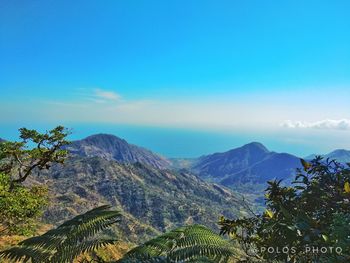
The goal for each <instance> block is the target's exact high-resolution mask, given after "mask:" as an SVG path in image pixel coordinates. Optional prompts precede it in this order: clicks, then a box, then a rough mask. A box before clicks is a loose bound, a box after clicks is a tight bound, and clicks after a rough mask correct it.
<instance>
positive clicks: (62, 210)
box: [37, 156, 242, 241]
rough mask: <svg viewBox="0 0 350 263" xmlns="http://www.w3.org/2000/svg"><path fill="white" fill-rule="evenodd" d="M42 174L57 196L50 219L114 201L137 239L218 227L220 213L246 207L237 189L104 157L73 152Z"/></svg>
mask: <svg viewBox="0 0 350 263" xmlns="http://www.w3.org/2000/svg"><path fill="white" fill-rule="evenodd" d="M37 178H38V179H37V182H38V181H39V182H41V183H45V184H48V185H49V189H50V195H51V197H52V200H51V205H50V207H49V209H48V210H47V211H46V213H45V216H44V218H45V220H46V222H49V223H55V224H57V223H59V222H61V221H63V220H66V219H67V218H70V217H72V216H74V215H76V214H78V213H82V212H85V211H86V210H88V209H90V208H92V207H95V206H98V205H100V204H111V205H113V206H115V207H116V208H118V209H120V210H121V211H122V212H123V214H124V219H123V223H122V224H121V230H120V231H121V233H122V235H123V236H124V237H126V239H127V240H131V241H136V240H137V241H139V240H140V239H141V240H143V239H144V238H148V237H149V236H153V235H155V234H157V233H159V232H162V231H165V230H167V229H171V228H174V227H176V226H180V225H184V224H190V223H200V224H204V225H207V226H210V227H214V228H216V227H217V224H216V222H217V220H218V217H219V216H220V215H225V216H228V217H230V218H233V217H235V216H237V215H238V214H239V210H240V209H241V208H242V207H240V205H241V202H240V198H238V197H237V196H236V195H234V194H233V193H232V192H231V191H229V190H228V189H226V188H224V187H222V186H219V185H214V184H210V183H207V182H204V181H202V180H201V179H199V178H198V177H196V176H194V175H193V174H190V173H187V172H173V171H170V170H163V169H158V168H155V167H152V166H150V165H145V164H141V163H134V164H125V163H120V162H116V161H111V160H106V159H104V158H101V157H78V156H75V157H71V158H70V159H68V160H67V161H66V163H65V164H64V166H60V165H55V166H53V167H52V168H51V170H50V171H49V172H42V173H41V174H40V176H39V177H37Z"/></svg>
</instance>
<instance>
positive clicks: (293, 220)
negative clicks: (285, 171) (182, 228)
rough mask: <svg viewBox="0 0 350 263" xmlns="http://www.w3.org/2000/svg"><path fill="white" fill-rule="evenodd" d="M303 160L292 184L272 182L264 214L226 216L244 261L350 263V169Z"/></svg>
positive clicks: (224, 224)
mask: <svg viewBox="0 0 350 263" xmlns="http://www.w3.org/2000/svg"><path fill="white" fill-rule="evenodd" d="M302 164H303V166H304V171H302V170H298V174H297V176H296V178H295V182H294V183H293V185H292V186H291V187H288V186H282V185H281V181H272V182H269V183H268V184H269V186H268V188H267V189H266V206H267V209H266V212H265V213H264V214H263V215H258V216H255V217H249V218H243V219H237V220H229V219H224V218H223V219H222V220H221V222H220V225H221V233H222V234H229V235H230V236H231V237H233V238H234V239H236V240H238V241H239V243H240V244H241V247H242V249H243V250H244V251H245V252H246V256H245V259H244V260H248V262H256V261H258V262H272V261H274V262H298V263H299V262H300V263H302V262H305V263H306V262H327V263H330V262H350V201H349V200H350V169H349V167H348V166H347V167H344V166H343V165H341V164H339V163H337V162H335V161H329V160H326V161H323V160H322V158H321V157H317V158H316V159H314V160H313V161H311V162H310V163H308V162H306V161H304V160H302ZM242 262H247V261H242Z"/></svg>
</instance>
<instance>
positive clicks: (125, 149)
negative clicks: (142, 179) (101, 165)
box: [65, 133, 171, 169]
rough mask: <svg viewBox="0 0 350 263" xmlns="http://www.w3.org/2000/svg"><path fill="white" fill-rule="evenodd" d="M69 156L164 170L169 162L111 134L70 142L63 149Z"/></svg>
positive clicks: (96, 135)
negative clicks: (140, 164)
mask: <svg viewBox="0 0 350 263" xmlns="http://www.w3.org/2000/svg"><path fill="white" fill-rule="evenodd" d="M65 149H67V150H68V151H69V152H70V153H71V154H73V155H77V156H81V157H94V156H97V157H101V158H104V159H106V160H114V161H118V162H121V163H137V162H140V163H144V164H148V165H151V166H153V167H156V168H159V169H166V168H168V167H169V166H170V164H171V163H170V161H169V160H167V159H166V158H164V157H162V156H160V155H158V154H155V153H153V152H152V151H150V150H148V149H145V148H143V147H139V146H136V145H134V144H129V143H128V142H127V141H126V140H124V139H121V138H119V137H117V136H115V135H112V134H105V133H100V134H94V135H90V136H88V137H86V138H84V139H82V140H77V141H72V142H71V143H70V144H69V145H68V146H66V147H65Z"/></svg>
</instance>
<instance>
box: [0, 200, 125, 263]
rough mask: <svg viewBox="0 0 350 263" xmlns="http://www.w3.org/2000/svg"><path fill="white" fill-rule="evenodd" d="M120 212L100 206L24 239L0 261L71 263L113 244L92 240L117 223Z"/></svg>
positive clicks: (102, 240)
mask: <svg viewBox="0 0 350 263" xmlns="http://www.w3.org/2000/svg"><path fill="white" fill-rule="evenodd" d="M120 216H121V214H120V212H119V211H113V210H110V206H107V205H105V206H100V207H97V208H95V209H92V210H90V211H88V212H86V213H85V214H82V215H78V216H76V217H74V218H73V219H71V220H69V221H66V222H65V223H63V224H62V225H60V226H59V227H57V228H55V229H52V230H49V231H48V232H46V233H45V234H43V235H41V236H37V237H32V238H29V239H26V240H24V241H22V242H20V243H19V244H18V246H15V247H12V248H10V249H8V250H5V251H2V252H0V258H3V259H7V260H12V261H15V262H17V261H21V262H32V263H66V262H67V263H71V262H73V260H74V259H75V258H76V257H78V256H79V255H81V254H82V253H85V252H91V251H94V250H96V249H98V248H100V247H104V246H106V245H109V244H113V243H114V242H115V241H116V240H114V239H113V240H112V239H98V238H95V236H96V235H97V234H98V233H100V232H101V231H103V230H105V229H107V228H109V227H110V226H112V225H113V224H115V223H117V222H119V221H120Z"/></svg>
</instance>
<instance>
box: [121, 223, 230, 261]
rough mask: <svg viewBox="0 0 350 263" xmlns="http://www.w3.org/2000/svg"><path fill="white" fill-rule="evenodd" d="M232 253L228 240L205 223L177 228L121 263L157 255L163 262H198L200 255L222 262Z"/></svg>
mask: <svg viewBox="0 0 350 263" xmlns="http://www.w3.org/2000/svg"><path fill="white" fill-rule="evenodd" d="M233 255H234V250H233V248H232V246H231V244H230V243H229V241H227V240H225V239H223V238H222V237H220V236H219V235H218V234H216V233H214V232H213V231H212V230H210V229H208V228H206V227H204V226H201V225H192V226H185V227H180V228H177V229H175V230H173V231H170V232H168V233H165V234H163V235H161V236H159V237H156V238H155V239H152V240H150V241H148V242H146V243H145V244H143V245H141V246H139V247H136V248H134V249H133V250H131V251H130V252H129V253H127V254H126V256H125V257H124V258H123V259H122V260H121V261H120V262H123V263H124V262H128V261H124V260H130V259H139V260H149V259H152V258H156V257H159V256H162V257H164V258H165V259H166V260H167V261H164V262H191V261H192V262H199V261H198V260H199V259H200V258H201V259H202V261H203V259H208V260H209V261H207V262H225V261H227V259H228V258H230V257H232V256H233ZM193 260H197V261H193ZM139 262H144V261H139Z"/></svg>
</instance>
